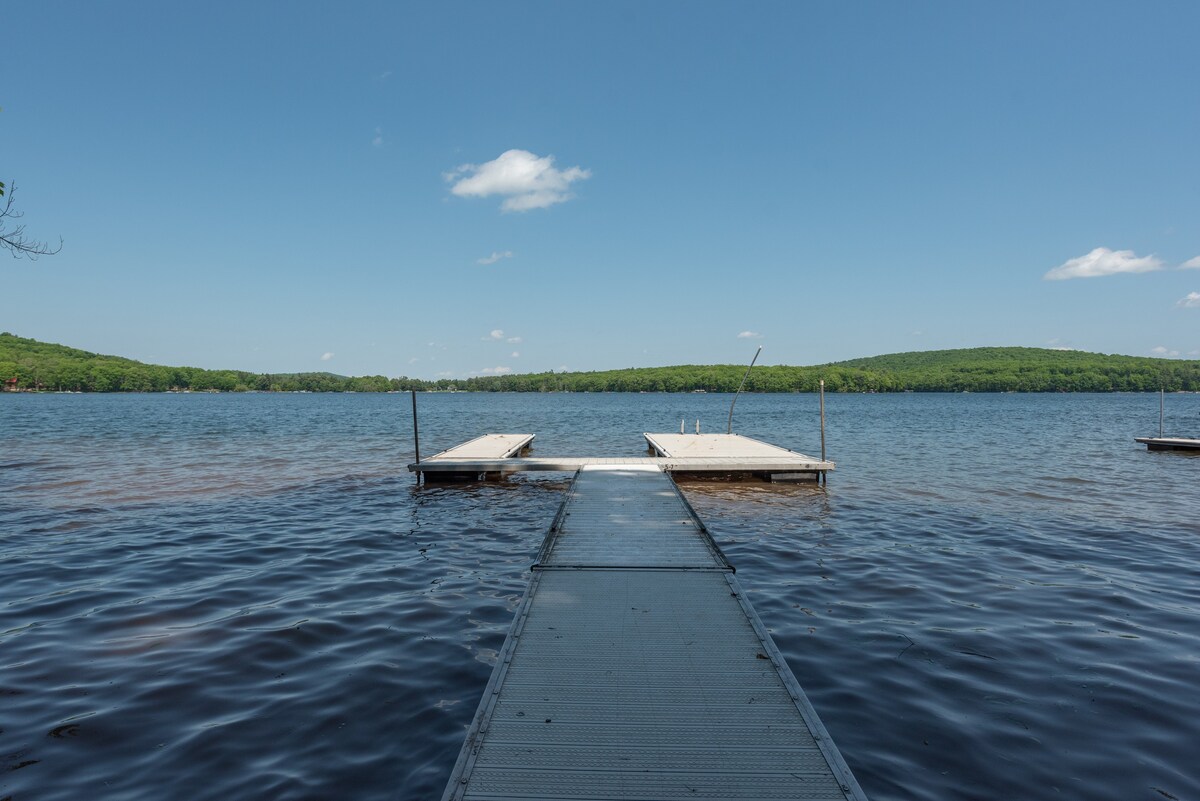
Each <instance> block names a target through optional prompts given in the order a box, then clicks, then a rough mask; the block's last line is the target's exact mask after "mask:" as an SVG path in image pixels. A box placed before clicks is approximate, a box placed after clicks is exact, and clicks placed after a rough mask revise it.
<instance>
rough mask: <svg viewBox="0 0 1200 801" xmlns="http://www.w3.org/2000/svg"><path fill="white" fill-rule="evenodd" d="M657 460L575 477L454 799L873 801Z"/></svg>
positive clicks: (463, 761)
mask: <svg viewBox="0 0 1200 801" xmlns="http://www.w3.org/2000/svg"><path fill="white" fill-rule="evenodd" d="M656 436H657V435H656ZM675 436H679V435H675ZM660 444H666V443H663V442H662V441H661V440H660ZM668 447H670V446H669V445H668ZM651 461H655V460H649V459H642V460H637V459H635V460H633V462H632V463H628V462H627V463H626V464H615V465H598V464H590V465H586V466H584V467H582V468H581V469H580V470H579V472H578V473H577V474H576V476H575V479H574V481H573V482H572V484H571V487H570V489H569V490H568V491H567V495H566V498H565V499H564V501H563V503H562V506H561V508H560V509H559V512H558V515H557V517H556V519H555V521H554V523H553V525H552V526H551V528H550V531H549V533H548V534H547V536H546V540H545V542H544V543H543V545H542V549H541V551H540V553H539V554H538V561H537V564H535V565H534V567H533V577H532V579H531V580H530V582H529V588H528V589H527V590H526V592H525V597H524V599H523V600H522V602H521V605H520V607H519V608H518V610H517V613H516V617H515V619H514V621H513V624H512V628H511V629H510V631H509V635H508V639H507V640H506V641H505V643H504V646H503V648H502V649H501V651H500V653H499V655H498V657H497V661H496V667H495V669H494V670H493V672H492V677H491V680H490V681H489V682H488V685H487V687H486V689H485V690H484V693H483V698H482V700H481V701H480V704H479V709H478V711H477V712H476V715H475V719H474V722H473V723H472V724H471V727H470V729H469V730H468V733H467V738H466V741H465V742H464V744H463V748H462V751H461V753H460V754H459V758H458V762H457V763H456V764H455V766H454V771H453V773H452V774H451V777H450V782H449V784H448V785H447V788H446V793H445V796H444V801H469V800H470V799H481V800H482V799H488V800H489V801H500V800H502V799H514V800H515V799H576V800H577V801H583V800H584V799H587V801H606V800H608V799H613V800H616V799H623V800H624V801H632V800H634V799H646V800H648V799H679V798H700V799H728V801H737V800H741V799H744V800H745V801H749V799H769V798H779V799H783V798H789V799H793V798H807V799H857V800H859V801H864V800H865V796H864V795H863V793H862V790H861V789H860V788H859V786H858V783H857V782H856V781H855V779H854V777H853V775H852V774H851V773H850V770H849V768H848V767H847V766H846V764H845V762H844V761H843V759H842V757H841V755H840V754H839V753H838V750H837V748H836V747H835V746H834V744H833V741H832V740H831V739H830V737H829V735H828V733H827V732H826V731H825V728H824V726H822V724H821V721H820V719H819V718H818V717H817V714H816V712H815V711H814V710H813V708H812V706H811V705H810V704H809V702H808V699H807V698H806V697H805V696H804V693H803V691H802V690H801V689H800V685H799V684H798V683H797V682H796V679H795V677H794V676H793V675H792V673H791V671H790V670H789V668H788V666H787V663H786V662H785V661H784V659H783V657H782V655H781V654H780V653H779V650H778V649H777V648H776V647H775V644H774V642H772V640H771V637H770V635H769V634H768V633H767V630H766V628H765V627H764V626H763V624H762V622H761V621H760V620H759V619H758V615H757V614H755V612H754V610H753V608H752V607H751V606H750V604H749V602H748V601H747V600H746V598H745V596H744V594H743V592H742V589H741V587H740V585H739V584H738V582H737V579H736V578H735V577H734V575H733V568H732V567H731V566H730V565H729V563H728V561H726V559H725V556H724V555H723V554H722V553H721V550H720V549H719V548H718V547H717V545H716V543H715V542H713V540H712V537H711V536H710V535H709V533H708V531H707V530H706V529H705V527H704V524H703V523H702V522H701V521H700V519H699V518H698V517H697V516H696V514H695V513H694V512H693V511H692V509H691V507H690V506H689V505H688V504H687V502H686V501H685V500H684V499H683V497H682V495H680V493H679V490H678V489H677V488H676V486H675V484H674V482H673V481H672V480H671V478H670V477H669V476H667V475H666V474H665V473H664V472H663V469H662V468H661V467H660V466H658V465H656V464H650V463H649V462H651Z"/></svg>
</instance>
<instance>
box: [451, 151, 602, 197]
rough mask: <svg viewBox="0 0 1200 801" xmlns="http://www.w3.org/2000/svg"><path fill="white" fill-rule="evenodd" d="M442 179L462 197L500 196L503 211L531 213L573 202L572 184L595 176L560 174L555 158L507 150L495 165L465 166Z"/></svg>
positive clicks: (578, 171)
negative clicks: (449, 182) (532, 210)
mask: <svg viewBox="0 0 1200 801" xmlns="http://www.w3.org/2000/svg"><path fill="white" fill-rule="evenodd" d="M443 177H444V178H445V179H446V180H447V181H452V182H453V183H454V185H453V186H451V187H450V192H451V193H452V194H454V195H457V196H459V197H491V196H492V195H501V196H503V197H504V202H503V203H501V204H500V208H501V210H503V211H529V210H530V209H544V208H546V207H547V206H553V205H554V204H556V203H563V202H565V201H567V200H570V199H571V198H572V197H574V196H573V195H572V194H571V184H573V183H575V182H576V181H582V180H585V179H587V178H590V177H592V172H591V170H585V169H583V168H582V167H578V166H576V167H568V168H567V169H565V170H560V169H558V168H557V167H555V166H554V156H541V157H539V156H536V155H534V154H533V153H530V152H529V151H528V150H507V151H505V152H504V153H501V154H500V156H499V157H497V158H496V159H495V160H493V161H488V162H484V163H483V164H463V165H461V166H459V167H457V168H455V169H454V170H452V171H451V172H448V173H446V174H445V175H444V176H443Z"/></svg>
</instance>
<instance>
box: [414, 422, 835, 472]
mask: <svg viewBox="0 0 1200 801" xmlns="http://www.w3.org/2000/svg"><path fill="white" fill-rule="evenodd" d="M643 436H644V437H645V438H646V442H647V444H648V450H649V452H650V453H651V454H653V455H652V456H644V457H636V456H630V457H624V456H623V457H591V456H543V457H530V456H522V455H521V454H523V453H526V452H527V451H528V450H529V447H530V443H531V442H532V441H533V438H534V435H533V434H484V435H483V436H481V437H476V438H475V439H473V440H471V441H470V442H465V443H463V444H462V445H458V446H455V447H453V448H450V449H449V450H445V451H442V452H441V453H438V454H436V455H434V456H430V457H429V458H428V459H422V460H420V461H418V462H416V463H414V464H410V465H409V466H408V469H409V470H411V471H413V472H415V473H419V474H420V475H421V476H422V477H423V478H424V479H425V480H426V481H429V482H438V481H442V482H445V481H478V480H483V479H487V478H499V477H502V476H505V475H508V474H510V473H519V472H525V471H549V472H568V473H573V472H575V471H576V470H579V469H580V468H582V467H589V466H610V467H611V466H614V465H627V464H640V465H642V466H644V467H650V468H653V469H656V470H664V471H666V472H668V473H674V474H679V475H686V476H692V477H710V478H713V477H721V478H745V477H757V478H762V479H765V480H767V481H818V480H820V479H821V478H822V477H823V476H824V475H825V474H826V473H828V472H830V471H832V470H833V469H834V466H835V465H834V463H833V462H830V461H826V460H824V459H816V458H814V457H812V456H806V455H804V454H803V453H796V452H795V451H789V450H787V449H786V448H780V447H778V446H775V445H770V444H768V443H766V442H761V441H759V440H756V439H751V438H750V437H743V436H741V435H740V434H644V435H643Z"/></svg>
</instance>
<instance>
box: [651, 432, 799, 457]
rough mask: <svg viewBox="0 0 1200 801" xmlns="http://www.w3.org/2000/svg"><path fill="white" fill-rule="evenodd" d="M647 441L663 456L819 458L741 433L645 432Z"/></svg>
mask: <svg viewBox="0 0 1200 801" xmlns="http://www.w3.org/2000/svg"><path fill="white" fill-rule="evenodd" d="M642 436H644V437H645V438H646V442H648V443H649V444H650V447H651V448H653V449H654V450H655V451H656V452H657V453H659V454H660V455H662V456H670V457H675V458H692V459H704V458H714V457H715V458H725V459H729V458H734V459H739V458H740V459H762V460H764V461H779V460H780V459H796V460H806V461H810V462H811V461H817V460H815V459H813V458H812V457H810V456H805V455H804V454H802V453H796V452H794V451H789V450H788V449H787V448H780V447H779V446H778V445H771V444H770V443H767V442H762V441H760V440H757V439H751V438H750V437H743V436H742V435H741V434H643V435H642Z"/></svg>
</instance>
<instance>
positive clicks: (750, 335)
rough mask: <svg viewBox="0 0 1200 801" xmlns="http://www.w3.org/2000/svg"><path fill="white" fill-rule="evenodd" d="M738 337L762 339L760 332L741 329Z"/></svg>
mask: <svg viewBox="0 0 1200 801" xmlns="http://www.w3.org/2000/svg"><path fill="white" fill-rule="evenodd" d="M737 338H738V339H762V334H760V333H758V332H757V331H743V332H742V333H740V334H738V335H737Z"/></svg>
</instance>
